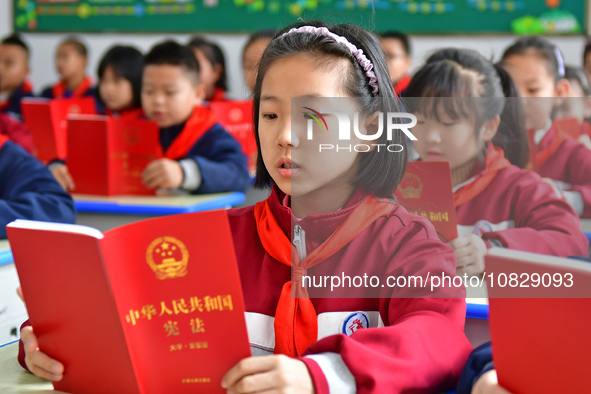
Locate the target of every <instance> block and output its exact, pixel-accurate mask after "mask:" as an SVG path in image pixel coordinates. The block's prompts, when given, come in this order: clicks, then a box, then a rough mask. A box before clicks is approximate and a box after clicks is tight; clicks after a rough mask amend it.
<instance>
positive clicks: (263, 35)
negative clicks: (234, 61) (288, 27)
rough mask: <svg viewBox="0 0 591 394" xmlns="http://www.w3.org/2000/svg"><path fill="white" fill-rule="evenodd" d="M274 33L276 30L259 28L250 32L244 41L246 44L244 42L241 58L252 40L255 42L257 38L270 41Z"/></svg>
mask: <svg viewBox="0 0 591 394" xmlns="http://www.w3.org/2000/svg"><path fill="white" fill-rule="evenodd" d="M276 34H277V31H276V30H272V29H267V30H259V31H256V32H254V33H252V34H251V35H250V36H248V40H247V41H246V44H244V48H243V49H242V58H243V59H244V53H245V52H246V50H247V49H248V47H249V46H251V45H252V44H253V43H254V42H256V41H258V40H269V41H270V40H272V39H273V38H275V35H276Z"/></svg>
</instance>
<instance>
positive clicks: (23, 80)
mask: <svg viewBox="0 0 591 394" xmlns="http://www.w3.org/2000/svg"><path fill="white" fill-rule="evenodd" d="M29 56H30V53H29V47H28V46H27V44H25V42H24V41H23V40H21V38H20V37H19V36H18V35H16V34H13V35H11V36H8V37H5V38H4V39H3V40H2V42H0V112H3V113H7V114H10V115H11V116H12V117H14V118H15V119H17V120H19V121H20V120H22V111H21V99H23V98H24V97H32V96H33V87H32V86H31V83H30V82H29V81H27V77H28V75H29V72H30V69H29Z"/></svg>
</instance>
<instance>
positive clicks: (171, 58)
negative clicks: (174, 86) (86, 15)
mask: <svg viewBox="0 0 591 394" xmlns="http://www.w3.org/2000/svg"><path fill="white" fill-rule="evenodd" d="M151 65H158V66H160V65H169V66H180V67H182V68H184V69H185V71H186V72H187V74H188V75H189V76H190V77H191V79H192V80H193V82H194V83H195V84H198V83H199V63H198V62H197V58H195V54H194V53H193V51H192V50H191V48H189V47H188V46H186V45H181V44H179V43H178V42H176V41H173V40H166V41H164V42H161V43H158V44H156V45H154V46H153V47H152V49H150V51H149V52H148V53H147V54H146V56H144V67H147V66H151Z"/></svg>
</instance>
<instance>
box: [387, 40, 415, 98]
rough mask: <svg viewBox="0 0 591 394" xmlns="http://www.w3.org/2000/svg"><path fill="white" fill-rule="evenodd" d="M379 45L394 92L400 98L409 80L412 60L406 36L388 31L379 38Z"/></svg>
mask: <svg viewBox="0 0 591 394" xmlns="http://www.w3.org/2000/svg"><path fill="white" fill-rule="evenodd" d="M380 44H381V45H382V49H383V50H384V53H385V54H386V60H387V61H388V71H389V72H390V78H391V79H392V85H394V92H396V94H397V95H399V96H401V95H403V94H404V90H405V89H406V87H407V86H408V84H409V83H410V78H411V77H410V74H409V72H410V67H411V66H412V58H411V49H410V42H409V40H408V36H407V35H406V34H404V33H401V32H397V31H389V32H386V33H384V34H382V35H381V36H380Z"/></svg>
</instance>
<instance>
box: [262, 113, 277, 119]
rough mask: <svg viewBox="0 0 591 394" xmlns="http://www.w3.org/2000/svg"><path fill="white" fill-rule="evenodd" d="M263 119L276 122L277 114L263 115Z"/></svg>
mask: <svg viewBox="0 0 591 394" xmlns="http://www.w3.org/2000/svg"><path fill="white" fill-rule="evenodd" d="M263 119H267V120H275V119H277V114H263Z"/></svg>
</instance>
